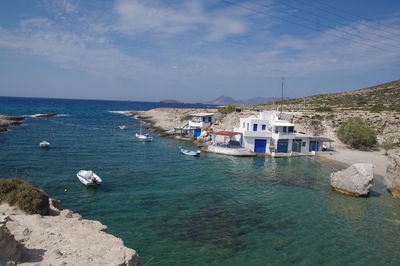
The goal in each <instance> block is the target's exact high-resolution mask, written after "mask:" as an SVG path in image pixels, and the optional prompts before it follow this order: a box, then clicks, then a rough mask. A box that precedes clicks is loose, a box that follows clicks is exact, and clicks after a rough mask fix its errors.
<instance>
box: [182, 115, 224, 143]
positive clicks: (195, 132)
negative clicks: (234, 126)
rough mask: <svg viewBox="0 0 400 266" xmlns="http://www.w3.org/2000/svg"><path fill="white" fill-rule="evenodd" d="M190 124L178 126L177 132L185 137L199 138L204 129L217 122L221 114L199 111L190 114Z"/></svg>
mask: <svg viewBox="0 0 400 266" xmlns="http://www.w3.org/2000/svg"><path fill="white" fill-rule="evenodd" d="M189 117H190V120H189V123H188V125H186V126H184V127H176V128H175V134H176V135H177V136H180V137H183V138H198V137H200V136H201V135H202V134H203V132H204V130H207V129H209V128H210V127H211V126H212V125H213V124H215V121H216V119H217V118H218V117H219V114H215V113H197V114H191V115H189Z"/></svg>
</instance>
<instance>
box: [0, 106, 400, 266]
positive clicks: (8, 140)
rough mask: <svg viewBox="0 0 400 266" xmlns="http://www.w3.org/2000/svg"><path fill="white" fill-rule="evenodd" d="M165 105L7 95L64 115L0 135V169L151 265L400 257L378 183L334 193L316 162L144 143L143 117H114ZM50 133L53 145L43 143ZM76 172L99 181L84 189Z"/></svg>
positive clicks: (396, 227) (399, 224)
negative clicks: (358, 191) (138, 135)
mask: <svg viewBox="0 0 400 266" xmlns="http://www.w3.org/2000/svg"><path fill="white" fill-rule="evenodd" d="M158 106H168V105H160V104H157V103H135V102H106V101H76V100H46V99H42V100H40V99H14V98H0V114H8V115H29V114H35V113H54V112H55V113H62V114H66V115H68V116H62V117H55V118H48V119H34V118H28V119H27V121H25V122H24V125H23V126H21V127H15V128H12V131H11V132H8V133H5V134H0V173H1V176H2V177H9V176H20V177H21V178H23V179H25V180H27V181H29V182H31V183H32V184H34V185H36V186H39V187H41V188H43V189H45V190H46V191H47V192H48V194H49V195H50V196H51V197H54V198H57V199H60V200H61V201H62V204H63V207H65V208H68V209H71V210H73V211H76V212H78V213H80V214H81V215H82V216H83V217H84V218H87V219H96V220H99V221H101V222H102V223H104V224H106V225H107V226H108V228H109V229H108V232H109V233H112V234H114V235H116V236H118V237H120V238H122V239H123V241H124V243H125V245H126V246H128V247H130V248H133V249H135V250H137V251H138V253H139V254H140V261H141V263H142V264H144V265H293V264H298V265H314V264H327V265H342V264H354V265H365V264H368V265H382V264H386V265H399V264H400V255H399V253H398V244H399V238H398V235H399V232H400V209H399V205H400V201H398V200H396V199H393V198H391V197H390V195H388V193H387V192H386V191H385V189H384V187H383V186H382V184H381V183H380V182H377V183H376V184H375V185H374V187H373V191H372V193H371V196H370V197H368V198H353V197H349V196H343V195H340V194H338V193H336V192H333V191H332V190H331V189H330V187H329V175H330V173H331V172H332V168H330V167H329V166H327V165H323V164H320V163H318V162H316V161H315V160H313V159H311V158H290V159H271V158H264V157H255V158H234V157H228V156H219V155H214V154H207V153H202V155H201V156H200V157H199V158H193V157H189V156H184V155H181V154H180V153H179V150H178V147H179V146H185V147H188V148H191V147H192V148H193V146H192V145H191V144H190V143H188V142H179V141H176V140H173V139H169V138H158V137H155V139H154V142H152V143H141V142H137V141H135V138H134V137H133V135H134V133H135V132H137V131H138V130H139V124H138V121H137V120H134V119H131V118H128V117H126V116H123V115H119V114H113V113H109V112H107V111H108V110H146V109H151V108H154V107H158ZM192 107H193V106H192ZM120 124H126V125H127V126H128V128H129V130H126V131H122V130H119V129H118V128H117V126H118V125H120ZM149 133H150V134H152V135H154V134H153V133H152V132H149ZM44 139H46V140H48V141H49V142H50V143H51V144H52V147H51V148H50V149H48V150H45V149H40V148H39V147H38V143H39V142H40V141H42V140H44ZM80 169H92V170H94V171H95V172H96V173H97V174H98V175H100V176H101V177H102V178H103V181H104V184H103V185H102V187H99V188H98V189H92V188H86V187H84V186H83V185H82V184H80V183H79V181H78V180H77V178H76V176H75V174H76V172H77V171H78V170H80ZM65 188H67V189H68V191H67V192H64V189H65Z"/></svg>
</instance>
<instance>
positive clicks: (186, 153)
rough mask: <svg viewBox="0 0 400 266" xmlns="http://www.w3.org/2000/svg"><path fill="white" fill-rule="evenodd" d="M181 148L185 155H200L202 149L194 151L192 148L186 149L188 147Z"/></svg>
mask: <svg viewBox="0 0 400 266" xmlns="http://www.w3.org/2000/svg"><path fill="white" fill-rule="evenodd" d="M180 149H181V152H182V153H183V154H185V155H189V156H200V152H201V151H200V150H197V151H192V150H186V149H182V148H180Z"/></svg>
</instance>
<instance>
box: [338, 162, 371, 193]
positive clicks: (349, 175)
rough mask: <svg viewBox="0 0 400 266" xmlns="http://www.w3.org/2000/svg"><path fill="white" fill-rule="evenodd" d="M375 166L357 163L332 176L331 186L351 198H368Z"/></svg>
mask: <svg viewBox="0 0 400 266" xmlns="http://www.w3.org/2000/svg"><path fill="white" fill-rule="evenodd" d="M373 169H374V165H373V164H370V163H356V164H353V165H351V166H350V167H349V168H347V169H345V170H343V171H338V172H335V173H332V174H331V186H332V188H333V189H334V190H336V191H337V192H340V193H342V194H346V195H351V196H356V197H359V196H367V195H368V193H369V190H370V188H371V186H372V181H373V179H374V171H373Z"/></svg>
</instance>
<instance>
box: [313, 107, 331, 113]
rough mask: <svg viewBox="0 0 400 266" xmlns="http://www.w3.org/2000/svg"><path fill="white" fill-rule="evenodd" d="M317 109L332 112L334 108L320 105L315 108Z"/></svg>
mask: <svg viewBox="0 0 400 266" xmlns="http://www.w3.org/2000/svg"><path fill="white" fill-rule="evenodd" d="M315 111H317V112H332V111H333V109H332V107H330V106H326V105H325V106H320V107H318V108H315Z"/></svg>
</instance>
